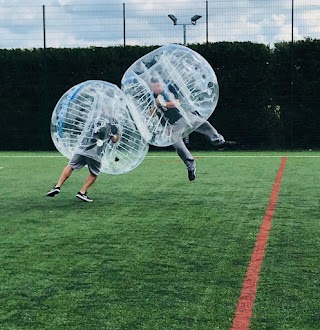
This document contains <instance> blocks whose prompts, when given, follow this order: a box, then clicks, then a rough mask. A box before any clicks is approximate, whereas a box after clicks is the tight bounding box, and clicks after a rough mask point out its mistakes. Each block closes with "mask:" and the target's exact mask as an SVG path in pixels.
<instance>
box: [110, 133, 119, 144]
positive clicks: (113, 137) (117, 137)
mask: <svg viewBox="0 0 320 330" xmlns="http://www.w3.org/2000/svg"><path fill="white" fill-rule="evenodd" d="M119 139H120V135H119V134H115V135H113V136H112V138H111V141H112V142H113V143H117V142H118V141H119Z"/></svg>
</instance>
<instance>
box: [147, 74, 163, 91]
mask: <svg viewBox="0 0 320 330" xmlns="http://www.w3.org/2000/svg"><path fill="white" fill-rule="evenodd" d="M150 87H151V89H152V91H153V93H155V94H156V95H159V94H161V93H162V92H163V85H162V83H161V81H160V80H159V78H158V77H152V78H151V79H150Z"/></svg>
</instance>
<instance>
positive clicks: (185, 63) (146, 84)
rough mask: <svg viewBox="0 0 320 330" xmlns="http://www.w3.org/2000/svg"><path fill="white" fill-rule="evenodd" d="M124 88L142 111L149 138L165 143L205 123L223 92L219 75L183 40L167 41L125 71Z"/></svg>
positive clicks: (177, 138) (135, 105) (129, 100)
mask: <svg viewBox="0 0 320 330" xmlns="http://www.w3.org/2000/svg"><path fill="white" fill-rule="evenodd" d="M121 89H122V90H123V92H124V93H125V95H126V97H127V101H128V102H129V103H130V104H131V107H134V108H135V109H136V110H137V112H138V113H139V116H140V121H142V123H143V126H144V127H145V128H144V130H145V131H144V133H142V134H143V135H144V138H145V139H147V140H148V141H149V143H150V144H153V145H155V146H159V147H163V146H168V145H171V144H174V143H175V142H177V141H178V140H180V139H181V138H182V137H184V136H186V135H188V134H190V133H191V132H192V131H194V130H195V129H197V128H198V127H199V126H201V125H202V124H203V123H204V121H205V120H207V119H208V118H209V117H210V116H211V114H212V113H213V111H214V109H215V108H216V105H217V103H218V98H219V86H218V82H217V77H216V75H215V73H214V71H213V69H212V67H211V66H210V65H209V63H208V62H207V61H206V60H205V59H204V58H203V57H202V56H201V55H199V54H198V53H196V52H195V51H193V50H191V49H189V48H187V47H184V46H180V45H166V46H162V47H160V48H158V49H156V50H154V51H152V52H151V53H148V54H147V55H145V56H143V57H141V58H140V59H138V60H137V61H136V62H135V63H133V64H132V65H131V66H130V67H129V69H128V70H127V71H126V72H125V74H124V76H123V78H122V81H121Z"/></svg>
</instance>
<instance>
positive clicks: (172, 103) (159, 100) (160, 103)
mask: <svg viewBox="0 0 320 330" xmlns="http://www.w3.org/2000/svg"><path fill="white" fill-rule="evenodd" d="M156 104H157V105H158V106H162V107H166V108H175V107H176V106H179V105H180V101H179V100H178V99H177V98H176V99H174V100H170V101H165V99H164V97H163V96H162V95H161V94H160V95H158V96H157V98H156Z"/></svg>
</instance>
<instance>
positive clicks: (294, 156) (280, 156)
mask: <svg viewBox="0 0 320 330" xmlns="http://www.w3.org/2000/svg"><path fill="white" fill-rule="evenodd" d="M194 157H195V158H282V157H288V158H320V155H286V154H283V155H217V156H215V155H194ZM0 158H66V157H64V156H59V155H58V156H50V155H0ZM146 158H179V156H177V155H150V156H146Z"/></svg>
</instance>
